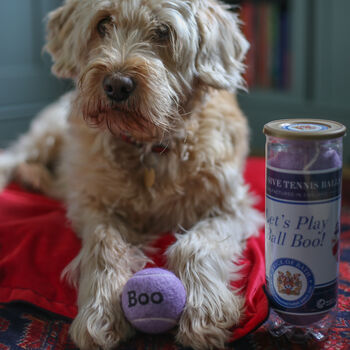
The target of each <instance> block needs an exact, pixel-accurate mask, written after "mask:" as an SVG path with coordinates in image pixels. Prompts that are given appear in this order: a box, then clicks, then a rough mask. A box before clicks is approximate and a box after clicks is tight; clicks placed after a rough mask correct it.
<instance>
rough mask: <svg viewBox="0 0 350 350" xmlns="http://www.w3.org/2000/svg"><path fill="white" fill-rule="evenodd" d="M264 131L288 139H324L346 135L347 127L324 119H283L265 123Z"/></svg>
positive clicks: (266, 133)
mask: <svg viewBox="0 0 350 350" xmlns="http://www.w3.org/2000/svg"><path fill="white" fill-rule="evenodd" d="M263 132H264V134H265V135H268V136H275V137H280V138H286V139H303V140H324V139H333V138H338V137H341V136H344V135H345V132H346V127H345V126H344V125H343V124H341V123H338V122H334V121H331V120H324V119H310V118H306V119H281V120H274V121H271V122H269V123H267V124H265V126H264V129H263Z"/></svg>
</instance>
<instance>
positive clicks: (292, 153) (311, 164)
mask: <svg viewBox="0 0 350 350" xmlns="http://www.w3.org/2000/svg"><path fill="white" fill-rule="evenodd" d="M329 145H330V141H325V142H315V141H306V140H288V141H286V142H285V144H284V146H285V147H286V151H285V152H277V154H276V155H275V156H273V157H271V158H270V159H269V165H270V166H273V167H276V168H281V169H286V170H324V169H331V168H340V167H341V166H342V160H341V157H340V155H339V154H338V152H337V150H336V149H331V148H330V147H329ZM281 146H282V147H283V142H281ZM288 146H290V147H288Z"/></svg>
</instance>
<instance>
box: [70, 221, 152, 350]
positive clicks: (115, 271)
mask: <svg viewBox="0 0 350 350" xmlns="http://www.w3.org/2000/svg"><path fill="white" fill-rule="evenodd" d="M84 217H85V220H87V221H86V225H84V226H85V230H84V232H83V236H82V239H83V244H82V249H81V251H80V253H79V255H78V256H77V257H76V258H75V260H73V262H72V263H71V264H70V265H69V266H68V269H67V270H68V273H71V274H73V275H74V273H75V274H78V275H79V278H78V280H79V293H78V308H79V310H78V315H77V317H76V318H75V319H74V321H73V323H72V325H71V328H70V335H71V337H72V339H73V341H74V342H75V343H76V344H77V345H78V346H79V348H80V349H101V348H102V349H111V348H113V347H115V346H116V345H117V344H118V342H119V341H121V340H123V339H126V338H127V337H129V336H130V335H131V334H132V332H133V330H132V328H131V326H130V325H129V324H128V322H127V321H126V319H125V317H124V315H123V312H122V309H121V304H120V296H121V293H122V289H123V287H124V285H125V283H126V282H127V280H128V279H129V278H130V277H131V276H132V274H133V273H134V272H135V271H137V270H139V269H141V268H142V267H143V266H144V264H145V261H146V258H145V256H144V254H143V253H142V251H141V250H140V249H139V248H137V247H135V246H133V245H131V244H129V243H128V242H127V241H126V239H125V237H127V232H126V231H127V230H128V228H127V227H125V226H124V225H118V224H116V223H114V222H113V224H111V222H108V221H106V222H103V220H101V222H102V223H100V224H98V225H96V222H97V221H99V220H98V216H97V217H96V215H94V214H89V216H88V217H89V219H87V216H84Z"/></svg>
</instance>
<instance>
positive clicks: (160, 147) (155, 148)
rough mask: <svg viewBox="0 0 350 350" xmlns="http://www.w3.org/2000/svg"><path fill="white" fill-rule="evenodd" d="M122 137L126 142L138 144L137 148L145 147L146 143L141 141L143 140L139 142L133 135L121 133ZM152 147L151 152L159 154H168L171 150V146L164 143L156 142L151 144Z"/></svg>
mask: <svg viewBox="0 0 350 350" xmlns="http://www.w3.org/2000/svg"><path fill="white" fill-rule="evenodd" d="M120 137H121V139H122V140H123V141H124V142H127V143H129V144H131V145H134V146H136V147H137V148H141V147H144V146H145V144H144V143H141V142H138V141H136V140H135V139H134V138H133V137H132V136H131V135H128V134H121V135H120ZM150 149H151V152H153V153H159V154H166V153H168V152H169V148H168V146H166V145H164V144H162V143H156V144H154V145H151V146H150Z"/></svg>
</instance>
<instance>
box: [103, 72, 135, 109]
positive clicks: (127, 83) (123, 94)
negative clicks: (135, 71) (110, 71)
mask: <svg viewBox="0 0 350 350" xmlns="http://www.w3.org/2000/svg"><path fill="white" fill-rule="evenodd" d="M135 87H136V84H135V81H134V80H133V79H132V78H130V77H128V76H125V75H121V74H114V75H108V76H106V77H105V78H104V80H103V90H104V91H105V93H106V95H107V97H109V98H110V99H111V100H113V101H115V102H122V101H125V100H127V99H128V98H129V97H130V95H131V94H132V92H133V91H134V90H135Z"/></svg>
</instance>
